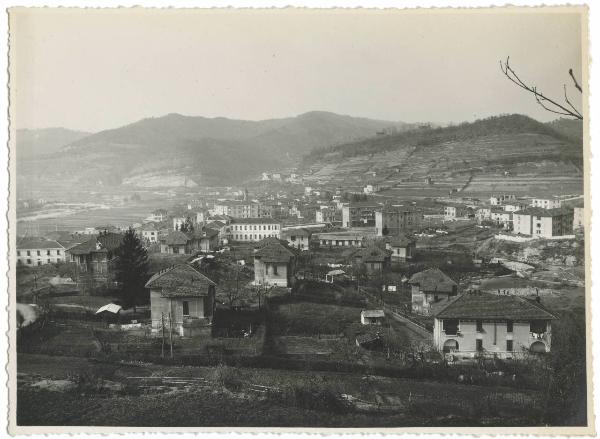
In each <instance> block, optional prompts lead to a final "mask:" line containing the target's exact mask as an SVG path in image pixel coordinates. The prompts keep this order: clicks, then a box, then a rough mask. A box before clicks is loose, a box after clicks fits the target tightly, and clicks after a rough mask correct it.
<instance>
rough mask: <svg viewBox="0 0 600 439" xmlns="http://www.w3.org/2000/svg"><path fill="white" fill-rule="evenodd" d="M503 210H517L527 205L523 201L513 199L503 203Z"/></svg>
mask: <svg viewBox="0 0 600 439" xmlns="http://www.w3.org/2000/svg"><path fill="white" fill-rule="evenodd" d="M503 207H504V210H505V211H507V212H516V211H518V210H523V209H525V208H526V207H527V205H526V204H525V203H519V202H517V201H513V202H510V203H506V204H504V206H503Z"/></svg>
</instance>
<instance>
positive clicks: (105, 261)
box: [67, 233, 123, 294]
mask: <svg viewBox="0 0 600 439" xmlns="http://www.w3.org/2000/svg"><path fill="white" fill-rule="evenodd" d="M121 242H123V235H122V234H120V233H103V234H101V235H98V236H95V237H93V238H91V239H88V240H87V241H84V242H82V243H80V244H77V245H75V246H73V247H71V248H70V249H69V250H67V254H68V258H67V261H70V262H73V263H75V267H76V272H75V281H76V282H77V286H78V287H79V288H80V289H81V291H82V292H83V293H84V294H88V293H90V292H91V291H92V290H93V289H94V288H96V287H101V286H108V285H109V284H111V283H112V281H113V274H114V262H115V258H116V251H117V249H118V248H119V246H120V245H121Z"/></svg>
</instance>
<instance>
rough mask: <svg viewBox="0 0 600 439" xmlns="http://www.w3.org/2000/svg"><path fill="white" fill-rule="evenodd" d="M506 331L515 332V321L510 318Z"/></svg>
mask: <svg viewBox="0 0 600 439" xmlns="http://www.w3.org/2000/svg"><path fill="white" fill-rule="evenodd" d="M506 332H513V321H512V320H508V321H507V322H506Z"/></svg>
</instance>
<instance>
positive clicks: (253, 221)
mask: <svg viewBox="0 0 600 439" xmlns="http://www.w3.org/2000/svg"><path fill="white" fill-rule="evenodd" d="M231 223H232V224H281V221H278V220H275V219H272V218H232V220H231Z"/></svg>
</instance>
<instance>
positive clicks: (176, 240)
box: [160, 230, 189, 255]
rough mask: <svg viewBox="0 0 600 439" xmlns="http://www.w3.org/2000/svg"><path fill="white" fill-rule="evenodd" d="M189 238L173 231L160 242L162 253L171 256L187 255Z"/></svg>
mask: <svg viewBox="0 0 600 439" xmlns="http://www.w3.org/2000/svg"><path fill="white" fill-rule="evenodd" d="M188 241H189V238H188V236H187V235H186V234H185V233H183V232H182V231H180V230H173V231H171V232H170V233H169V234H168V235H167V236H165V237H164V238H162V239H161V240H160V252H161V253H169V254H180V255H184V254H187V253H188V251H187V243H188Z"/></svg>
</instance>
